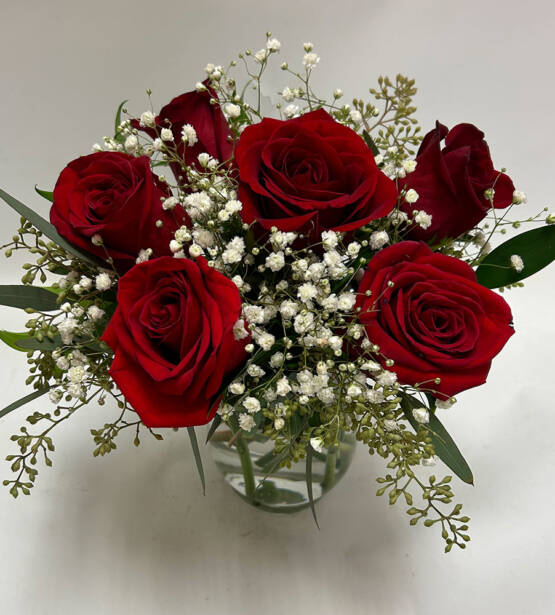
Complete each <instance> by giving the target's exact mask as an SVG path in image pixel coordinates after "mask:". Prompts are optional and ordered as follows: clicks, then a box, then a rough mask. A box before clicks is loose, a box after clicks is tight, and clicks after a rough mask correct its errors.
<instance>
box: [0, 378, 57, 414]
mask: <svg viewBox="0 0 555 615" xmlns="http://www.w3.org/2000/svg"><path fill="white" fill-rule="evenodd" d="M51 388H52V387H51V386H46V387H43V388H42V389H37V390H36V391H33V392H32V393H29V395H25V397H22V398H21V399H18V400H17V401H14V402H12V403H11V404H10V405H9V406H6V407H5V408H4V409H3V410H0V418H2V417H3V416H6V414H8V413H10V412H11V411H12V410H16V409H17V408H20V407H21V406H24V405H25V404H27V403H29V402H30V401H33V399H37V397H40V396H41V395H44V394H45V393H47V392H48V391H50V389H51Z"/></svg>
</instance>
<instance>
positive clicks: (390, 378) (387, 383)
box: [377, 371, 397, 387]
mask: <svg viewBox="0 0 555 615" xmlns="http://www.w3.org/2000/svg"><path fill="white" fill-rule="evenodd" d="M377 380H378V382H379V383H380V384H381V385H382V386H384V387H391V386H393V385H394V384H395V383H396V382H397V374H396V373H395V372H388V371H383V372H382V373H381V374H380V375H379V376H378V378H377Z"/></svg>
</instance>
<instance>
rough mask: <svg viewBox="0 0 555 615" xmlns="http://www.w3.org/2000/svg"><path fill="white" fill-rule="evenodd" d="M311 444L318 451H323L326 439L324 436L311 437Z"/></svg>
mask: <svg viewBox="0 0 555 615" xmlns="http://www.w3.org/2000/svg"><path fill="white" fill-rule="evenodd" d="M310 446H311V447H312V448H313V449H314V450H315V451H316V452H317V453H321V452H322V451H323V450H324V441H323V440H322V438H310Z"/></svg>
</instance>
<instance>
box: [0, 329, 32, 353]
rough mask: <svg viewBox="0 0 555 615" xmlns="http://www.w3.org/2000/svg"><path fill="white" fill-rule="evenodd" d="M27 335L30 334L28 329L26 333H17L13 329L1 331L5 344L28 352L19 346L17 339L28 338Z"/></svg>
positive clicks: (1, 337) (0, 334)
mask: <svg viewBox="0 0 555 615" xmlns="http://www.w3.org/2000/svg"><path fill="white" fill-rule="evenodd" d="M27 337H29V334H28V333H27V331H25V332H24V333H15V332H13V331H3V330H2V331H0V340H2V341H3V342H4V344H7V345H8V346H10V347H11V348H13V349H14V350H19V351H20V352H27V351H26V350H25V349H24V348H21V346H18V345H17V341H18V340H20V339H22V338H27Z"/></svg>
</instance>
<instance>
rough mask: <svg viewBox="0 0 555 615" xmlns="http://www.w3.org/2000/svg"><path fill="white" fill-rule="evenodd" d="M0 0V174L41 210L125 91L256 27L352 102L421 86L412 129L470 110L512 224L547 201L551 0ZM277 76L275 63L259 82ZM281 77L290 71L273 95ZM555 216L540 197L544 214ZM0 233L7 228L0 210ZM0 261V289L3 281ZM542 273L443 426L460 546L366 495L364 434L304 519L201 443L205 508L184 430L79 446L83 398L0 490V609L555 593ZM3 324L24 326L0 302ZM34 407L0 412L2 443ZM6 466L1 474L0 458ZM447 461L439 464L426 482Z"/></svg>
mask: <svg viewBox="0 0 555 615" xmlns="http://www.w3.org/2000/svg"><path fill="white" fill-rule="evenodd" d="M1 4H2V10H1V13H2V19H1V22H0V64H1V67H2V69H1V74H2V84H1V85H2V104H1V108H2V111H3V113H2V120H3V121H2V122H1V125H2V129H1V133H0V134H1V135H2V138H1V139H0V169H1V171H0V184H1V187H2V188H5V189H7V190H8V191H9V192H11V193H13V194H14V195H16V196H18V197H19V198H21V199H22V200H23V201H25V202H27V203H29V204H31V205H33V206H35V207H37V209H40V210H41V211H42V212H43V213H44V214H45V215H46V212H47V207H46V206H45V205H44V204H43V203H42V202H41V199H40V198H39V197H37V196H35V195H34V193H33V186H34V184H35V183H37V184H39V186H41V187H42V188H45V189H48V188H50V187H51V186H53V183H54V181H55V179H56V177H57V174H58V172H59V171H60V169H61V168H62V167H63V166H64V165H65V164H66V163H67V162H68V161H69V160H71V159H72V158H75V157H76V156H77V155H79V154H82V153H88V152H89V150H90V146H91V145H92V143H93V142H95V141H98V140H100V139H101V138H102V136H103V135H105V134H109V133H110V131H111V129H112V122H113V112H114V108H115V107H116V106H117V104H118V103H119V102H120V101H121V100H123V99H124V98H129V99H131V101H132V104H131V103H130V105H129V107H130V109H133V110H134V111H136V112H138V113H140V112H141V111H143V110H144V109H145V108H146V107H147V105H146V96H145V95H144V90H145V89H146V88H147V87H150V88H152V90H153V91H154V94H153V100H154V101H155V103H156V104H157V105H162V104H164V103H165V102H166V101H168V100H169V99H170V97H172V96H174V95H175V94H177V93H180V92H182V91H185V90H188V89H192V86H193V85H194V83H195V82H196V81H197V80H199V79H201V78H202V76H203V72H202V69H203V67H204V65H205V64H206V63H207V62H214V63H216V64H217V63H221V64H223V63H226V62H227V61H228V60H229V59H231V58H232V57H233V54H234V53H235V52H236V51H238V50H239V49H241V48H246V47H251V48H252V49H253V50H254V51H256V50H257V49H258V48H259V47H261V46H262V45H263V43H264V32H265V31H266V30H267V29H271V30H272V32H273V34H274V35H275V36H276V37H277V38H279V39H280V40H281V42H282V44H283V48H282V52H281V55H282V56H283V59H287V60H289V61H290V63H291V64H293V63H294V62H296V63H299V62H300V59H301V57H302V53H303V52H302V47H301V44H302V43H303V42H304V41H306V40H311V41H312V42H313V43H314V45H315V51H316V52H317V53H319V55H321V57H322V60H321V62H320V64H319V65H318V67H317V68H316V69H315V84H316V86H317V87H318V88H319V89H320V90H321V91H322V92H325V93H331V91H332V90H333V89H334V88H336V87H341V88H342V89H343V90H344V91H345V93H346V100H347V99H349V98H352V97H353V96H360V97H363V96H364V95H365V93H366V92H367V89H368V87H370V86H372V85H373V84H374V81H375V78H376V77H377V75H378V74H379V73H384V74H393V75H394V74H395V73H396V72H403V73H407V74H409V75H412V76H414V77H415V78H416V79H417V85H418V86H419V88H420V93H419V95H418V97H417V105H418V107H419V109H420V110H419V118H420V120H421V123H422V125H423V126H424V128H425V129H426V128H431V127H432V125H433V122H434V121H435V120H436V119H440V120H441V121H443V122H444V123H446V124H448V125H452V124H455V123H458V122H463V121H468V122H473V123H475V124H476V125H478V126H479V127H480V128H482V129H483V130H484V131H485V132H486V136H487V138H488V140H489V142H490V145H491V149H492V155H493V160H494V162H495V164H496V165H497V167H498V168H499V167H501V166H505V167H507V168H508V172H509V174H510V175H511V176H512V177H513V179H514V180H515V184H516V185H517V188H519V189H520V190H524V191H525V192H526V193H527V194H528V205H526V206H522V211H523V212H525V213H524V214H523V217H524V216H526V215H530V214H533V213H535V212H536V211H538V210H539V209H540V208H541V207H543V206H544V205H548V204H550V203H551V205H553V167H554V163H555V157H554V154H553V137H554V131H553V125H555V105H554V104H553V99H554V97H555V87H554V85H553V79H552V76H553V68H552V60H553V55H554V53H553V52H554V44H553V39H552V29H553V25H554V23H555V9H554V7H555V5H554V4H553V3H552V2H549V1H548V0H545V1H533V0H532V1H528V2H516V1H515V0H510V1H509V2H507V1H506V0H505V1H497V0H495V1H492V0H486V1H484V0H482V1H480V2H475V1H468V2H464V3H451V2H439V1H437V2H431V1H429V0H421V1H420V2H414V1H408V0H406V1H405V0H398V1H392V2H380V3H377V2H369V1H360V2H354V1H351V0H345V1H343V2H340V3H335V2H334V3H331V2H328V0H326V1H325V2H317V1H316V0H313V1H305V0H301V1H297V2H292V3H284V2H274V3H272V4H270V3H266V2H265V3H261V2H258V1H257V2H253V1H249V2H246V1H241V0H239V1H236V2H231V3H220V2H215V1H213V0H205V1H204V2H202V3H201V2H196V3H192V2H183V0H171V1H166V2H163V3H158V4H156V3H154V2H146V1H144V0H125V1H119V2H113V1H111V0H96V1H95V2H89V3H80V2H74V1H70V0H51V1H50V2H39V1H36V0H35V1H27V2H19V3H15V2H10V3H8V2H7V1H6V0H5V1H4V2H2V3H1ZM284 85H288V81H287V79H286V76H285V74H283V73H281V71H279V70H278V71H276V72H275V74H274V73H273V74H272V78H271V80H270V84H269V86H268V88H269V89H268V90H267V92H266V94H273V92H274V91H277V90H278V89H279V88H280V87H283V86H284ZM289 85H290V84H289ZM552 210H553V209H552ZM0 219H1V223H2V224H1V226H0V233H1V237H0V240H1V241H2V242H4V241H5V240H7V239H8V238H9V237H10V236H11V234H12V233H13V230H14V229H15V225H16V224H17V217H16V216H15V215H13V214H12V213H10V212H9V211H8V210H7V208H0ZM16 265H17V262H16V261H15V260H10V261H3V262H2V282H3V283H15V282H17V281H18V277H19V272H18V270H17V269H16ZM554 287H555V267H553V266H552V268H551V269H550V270H548V271H544V272H543V273H542V274H540V275H538V276H536V277H534V278H533V279H531V280H530V281H529V282H527V284H526V287H525V288H524V289H520V290H514V291H511V292H510V293H509V294H508V295H507V299H508V300H509V302H510V304H511V306H512V309H513V313H514V317H515V326H516V330H517V334H516V335H515V336H513V338H512V339H511V340H510V341H509V343H508V345H507V347H506V349H505V350H504V351H503V352H502V354H501V355H500V356H499V357H498V358H497V359H496V360H495V361H494V365H493V369H492V372H491V375H490V378H489V382H488V384H487V385H486V386H483V387H481V388H478V389H475V390H472V391H468V392H466V393H464V394H461V395H459V403H458V404H457V405H456V406H455V407H454V408H452V409H450V410H448V411H445V412H446V413H445V414H444V415H443V417H444V422H445V424H446V425H447V427H448V428H449V430H450V431H451V433H452V434H453V435H454V436H455V438H456V440H457V442H458V443H459V445H460V447H461V449H462V450H463V451H464V454H465V456H466V458H467V459H468V461H469V463H470V464H471V467H472V469H473V471H474V474H475V477H476V486H475V487H473V488H472V487H468V486H463V485H460V484H457V485H456V493H457V495H458V499H457V501H459V499H461V500H462V501H463V502H464V503H465V509H464V510H465V511H466V512H467V514H469V515H470V516H471V517H472V522H471V535H472V542H471V543H470V545H469V547H468V548H467V550H466V551H464V552H461V551H459V550H454V551H453V552H452V553H451V554H450V555H444V554H443V551H442V544H441V540H440V537H439V536H438V535H437V532H436V530H435V529H425V528H423V527H418V528H410V527H409V526H408V517H407V516H406V515H405V514H404V512H403V509H402V507H398V508H394V509H389V506H388V504H387V501H386V500H385V499H378V498H376V497H375V495H374V493H375V491H376V484H375V478H376V476H378V475H379V473H380V472H381V471H382V461H381V459H379V458H373V457H370V456H369V455H368V454H367V453H366V452H365V451H364V449H363V448H362V447H360V448H359V449H358V451H357V455H356V457H355V461H354V463H353V467H352V469H351V471H350V472H349V474H348V475H347V476H346V477H345V478H344V480H343V482H342V483H341V484H340V485H339V486H338V487H337V488H336V489H335V490H334V491H333V492H332V493H331V494H330V495H329V496H328V497H327V499H325V500H324V501H323V502H322V503H321V504H320V505H319V506H318V514H319V519H320V525H321V530H320V531H318V530H317V529H316V528H315V527H314V524H313V522H312V519H311V516H310V512H308V511H304V512H301V513H299V514H297V515H296V516H278V515H271V514H268V513H262V512H259V511H257V510H255V509H252V508H250V507H249V506H247V505H246V504H244V503H243V502H242V501H241V500H239V498H238V497H236V496H235V495H234V494H233V493H232V492H231V490H230V489H229V488H228V487H227V486H226V485H224V484H223V482H222V480H221V479H220V477H219V475H218V473H217V470H216V469H215V467H214V465H213V463H212V462H211V460H210V458H209V455H208V452H207V451H205V454H204V458H205V466H206V471H207V495H206V497H202V495H201V491H200V487H199V484H198V478H197V475H196V472H195V469H194V465H193V461H192V455H191V451H190V447H189V443H188V438H187V434H186V433H185V432H184V431H181V432H178V433H173V432H170V433H168V435H167V439H166V440H165V441H164V442H155V441H150V440H148V439H145V442H144V444H143V445H141V447H140V448H139V449H135V447H133V446H132V443H131V439H130V438H128V437H126V436H125V435H122V436H121V439H120V442H119V445H118V449H117V451H115V452H114V453H112V454H111V455H109V456H107V457H105V458H99V459H93V457H92V454H91V453H92V449H93V443H92V438H91V436H90V433H89V429H91V428H96V427H99V426H101V425H102V424H103V423H104V422H106V420H108V419H110V418H111V417H112V416H113V414H114V411H113V408H109V407H104V408H100V407H97V406H91V407H89V408H84V409H82V410H81V411H79V413H78V414H77V415H76V416H74V417H73V418H72V420H71V421H70V422H68V423H67V424H66V425H64V426H63V427H60V429H59V433H57V434H56V435H55V438H54V443H55V445H56V452H55V453H54V456H53V459H54V467H53V468H52V469H46V468H43V467H41V468H40V473H39V477H38V483H37V487H36V488H35V489H34V490H33V493H32V495H31V496H30V497H26V498H19V499H18V500H17V501H14V500H13V499H12V498H11V496H10V495H9V494H8V492H7V490H6V489H3V490H0V528H2V529H1V532H2V542H1V544H2V557H1V558H0V600H1V604H2V608H1V611H2V612H3V613H10V614H12V615H60V614H61V615H66V614H68V615H73V614H74V613H75V614H79V615H89V614H90V615H92V614H95V615H97V614H109V615H119V614H126V613H134V614H136V615H143V614H145V615H146V614H155V613H156V614H158V613H160V614H175V613H187V614H188V613H191V614H193V613H206V614H212V613H214V614H216V613H217V614H222V613H225V614H228V613H229V614H236V613H237V614H248V615H251V614H252V615H260V614H263V615H274V614H276V615H278V614H279V615H283V614H284V613H299V612H303V613H319V614H321V615H336V614H343V613H350V614H352V615H359V614H361V615H362V614H364V615H366V614H368V613H379V614H380V615H382V614H384V615H385V614H387V615H401V614H402V615H413V614H415V615H444V614H446V613H449V614H450V615H468V614H474V613H476V614H478V615H481V614H488V615H489V614H496V615H497V614H499V615H501V614H511V615H544V614H545V615H547V614H548V613H552V612H553V611H554V610H555V585H554V584H553V570H554V556H553V553H554V552H555V537H554V532H553V527H554V521H553V519H554V518H555V517H554V513H553V507H554V504H555V496H554V489H553V471H554V469H555V446H554V445H553V436H552V434H553V426H554V425H555V412H554V410H555V408H554V404H553V401H552V394H553V386H552V383H553V373H554V371H553V358H552V357H553V348H554V347H555V330H554V320H553V302H554V299H555V292H554V290H553V289H554ZM0 315H1V316H2V327H1V328H5V329H12V330H17V329H19V328H21V326H22V323H23V322H24V318H23V317H22V316H21V314H19V313H18V312H17V311H16V310H11V309H8V308H2V310H1V311H0ZM0 361H1V362H2V363H1V364H2V368H3V369H2V370H0V387H1V388H0V390H1V391H2V393H1V397H2V404H1V405H2V407H3V406H4V405H7V404H8V403H9V402H11V401H12V400H14V399H17V398H18V397H20V396H22V395H23V394H25V392H26V389H25V387H24V384H23V381H24V378H25V375H26V365H25V357H24V356H23V355H20V354H18V353H15V352H13V351H10V350H9V349H8V348H7V347H2V348H1V349H0ZM35 406H37V407H36V408H35V407H31V406H29V407H28V408H27V409H24V408H22V409H20V410H18V411H17V412H13V413H12V414H11V415H9V416H7V417H5V418H4V419H1V420H0V456H1V457H4V456H5V455H7V454H9V453H12V452H14V446H13V443H11V442H10V441H9V436H10V435H11V434H12V433H15V432H16V431H17V430H18V428H19V426H20V425H21V424H23V422H24V419H25V417H26V416H27V414H29V413H30V411H31V410H34V409H40V408H39V407H38V406H39V404H35ZM1 463H2V466H0V467H2V468H3V469H2V472H1V477H2V478H6V477H8V476H10V470H9V467H8V464H7V463H6V462H1ZM439 472H440V469H438V473H439Z"/></svg>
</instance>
